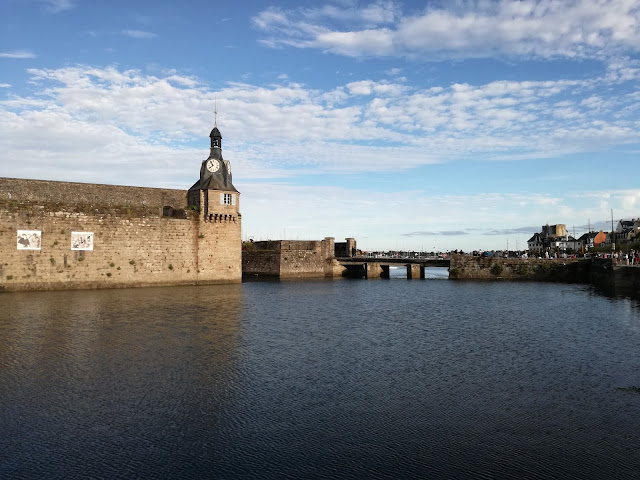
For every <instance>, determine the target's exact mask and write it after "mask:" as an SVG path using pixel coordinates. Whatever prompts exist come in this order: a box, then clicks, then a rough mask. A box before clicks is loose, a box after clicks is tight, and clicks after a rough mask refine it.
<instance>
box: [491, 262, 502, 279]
mask: <svg viewBox="0 0 640 480" xmlns="http://www.w3.org/2000/svg"><path fill="white" fill-rule="evenodd" d="M503 270H504V267H503V266H502V265H500V264H499V263H494V264H493V266H492V267H491V273H492V274H493V275H495V276H496V277H497V276H500V275H501V274H502V271H503Z"/></svg>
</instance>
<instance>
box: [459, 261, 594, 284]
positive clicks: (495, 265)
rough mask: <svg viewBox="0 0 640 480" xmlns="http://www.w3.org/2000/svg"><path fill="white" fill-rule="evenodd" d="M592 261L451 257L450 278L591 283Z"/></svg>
mask: <svg viewBox="0 0 640 480" xmlns="http://www.w3.org/2000/svg"><path fill="white" fill-rule="evenodd" d="M589 272H590V261H589V259H584V258H575V259H573V258H563V259H537V258H528V259H521V258H500V257H473V256H469V255H452V256H451V266H450V269H449V277H450V278H462V279H465V278H474V279H492V278H505V279H512V280H513V279H523V280H525V279H536V280H547V281H566V282H585V283H586V282H588V281H589Z"/></svg>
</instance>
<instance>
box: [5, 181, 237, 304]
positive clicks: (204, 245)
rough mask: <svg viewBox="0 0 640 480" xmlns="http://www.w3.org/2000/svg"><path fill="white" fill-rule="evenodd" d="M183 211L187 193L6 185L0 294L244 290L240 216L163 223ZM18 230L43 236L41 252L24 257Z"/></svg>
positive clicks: (26, 183)
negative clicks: (84, 237)
mask: <svg viewBox="0 0 640 480" xmlns="http://www.w3.org/2000/svg"><path fill="white" fill-rule="evenodd" d="M185 205H186V190H168V189H156V188H143V187H124V186H112V185H91V184H79V183H69V182H47V181H42V180H21V179H7V178H1V179H0V291H1V290H5V291H10V290H49V289H78V288H111V287H139V286H151V285H179V284H199V283H231V282H240V281H241V273H242V272H241V225H240V218H239V215H238V216H236V218H235V220H231V219H230V221H224V222H223V221H220V222H205V221H203V219H202V218H201V217H200V216H199V215H198V214H197V212H189V211H187V212H183V213H184V217H183V218H171V217H163V216H162V215H163V207H166V206H170V207H172V208H173V209H176V210H182V209H184V207H185ZM230 217H231V216H230ZM17 230H39V231H41V240H42V241H41V248H40V250H18V249H17V236H16V235H17ZM71 232H93V250H86V251H83V250H71Z"/></svg>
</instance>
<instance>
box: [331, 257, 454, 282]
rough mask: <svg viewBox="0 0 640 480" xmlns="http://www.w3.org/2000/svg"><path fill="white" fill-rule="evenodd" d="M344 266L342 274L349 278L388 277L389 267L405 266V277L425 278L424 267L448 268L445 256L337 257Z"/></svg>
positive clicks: (448, 264) (448, 263) (448, 262)
mask: <svg viewBox="0 0 640 480" xmlns="http://www.w3.org/2000/svg"><path fill="white" fill-rule="evenodd" d="M336 260H337V261H338V263H340V265H342V266H343V267H345V269H346V270H345V271H344V274H343V276H345V277H349V278H389V267H391V266H405V267H406V268H407V278H425V273H424V272H425V268H426V267H446V268H449V266H450V264H451V262H450V261H449V259H446V258H398V257H339V258H336Z"/></svg>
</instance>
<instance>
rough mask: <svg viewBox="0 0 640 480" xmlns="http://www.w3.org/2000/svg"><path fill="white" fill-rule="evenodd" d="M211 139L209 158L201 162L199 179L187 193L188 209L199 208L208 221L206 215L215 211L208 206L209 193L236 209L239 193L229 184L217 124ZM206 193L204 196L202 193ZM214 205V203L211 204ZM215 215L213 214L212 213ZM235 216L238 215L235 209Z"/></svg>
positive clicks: (227, 169)
mask: <svg viewBox="0 0 640 480" xmlns="http://www.w3.org/2000/svg"><path fill="white" fill-rule="evenodd" d="M209 138H211V148H210V150H209V157H208V158H206V159H205V160H203V161H202V164H201V165H200V179H199V180H198V181H197V182H196V183H194V184H193V186H192V187H191V188H190V189H189V193H188V204H189V206H190V207H197V208H200V211H201V213H202V214H203V217H204V220H205V221H206V220H208V215H209V214H210V213H212V212H209V210H215V208H210V207H214V205H210V202H209V200H211V198H209V197H211V195H209V193H213V192H210V191H215V192H217V193H219V194H220V199H221V202H226V203H221V204H222V205H231V206H236V207H237V200H238V197H239V192H238V191H237V190H236V188H235V187H234V186H233V183H232V182H231V178H232V177H231V164H230V163H229V162H228V161H227V160H225V159H224V158H223V157H222V135H221V134H220V130H218V125H217V122H216V123H215V124H214V127H213V130H211V133H210V134H209ZM205 192H206V193H207V194H206V195H204V193H205ZM213 203H214V204H215V203H216V202H213ZM213 213H214V214H215V212H213ZM235 213H236V214H237V213H238V211H237V209H236V212H235Z"/></svg>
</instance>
